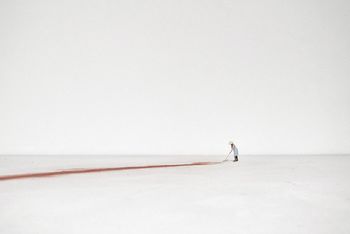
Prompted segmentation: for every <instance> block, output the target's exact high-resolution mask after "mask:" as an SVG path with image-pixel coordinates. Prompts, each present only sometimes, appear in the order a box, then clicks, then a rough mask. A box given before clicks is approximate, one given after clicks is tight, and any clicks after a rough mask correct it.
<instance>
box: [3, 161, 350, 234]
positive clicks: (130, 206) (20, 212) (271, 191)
mask: <svg viewBox="0 0 350 234" xmlns="http://www.w3.org/2000/svg"><path fill="white" fill-rule="evenodd" d="M220 158H221V157H211V156H206V157H204V156H203V157H200V156H196V157H194V156H193V157H189V156H188V157H185V156H180V157H161V156H157V157H156V156H146V157H145V156H144V157H136V156H130V157H116V156H114V157H113V156H86V157H85V156H47V157H45V156H0V175H4V174H14V173H21V172H32V171H46V170H56V169H65V168H78V167H79V168H86V167H101V166H108V167H110V166H119V165H121V166H122V165H139V164H142V165H144V164H153V163H172V162H191V161H198V159H200V160H204V161H205V160H213V161H215V160H218V159H220ZM349 181H350V156H336V155H330V156H246V157H244V156H242V157H241V158H240V162H239V163H237V164H233V163H224V164H220V165H211V166H200V167H182V168H162V169H145V170H136V171H117V172H103V173H96V174H79V175H65V176H57V177H50V178H36V179H23V180H13V181H0V233H1V234H22V233H26V234H34V233H35V234H47V233H50V234H56V233H65V234H67V233H74V234H76V233H84V234H87V233H94V234H97V233H113V234H115V233H152V234H157V233H164V234H168V233H170V234H171V233H191V234H192V233H200V234H206V233H211V234H212V233H220V234H224V233H230V234H231V233H267V234H273V233H279V234H280V233H293V234H294V233H298V234H300V233H305V234H313V233H327V234H328V233H332V234H333V233H336V234H342V233H344V234H345V233H346V234H348V233H350V182H349Z"/></svg>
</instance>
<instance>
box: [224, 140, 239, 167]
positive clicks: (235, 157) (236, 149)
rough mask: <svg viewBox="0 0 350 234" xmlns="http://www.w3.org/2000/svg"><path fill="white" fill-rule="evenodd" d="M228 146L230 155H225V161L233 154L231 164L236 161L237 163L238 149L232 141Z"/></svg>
mask: <svg viewBox="0 0 350 234" xmlns="http://www.w3.org/2000/svg"><path fill="white" fill-rule="evenodd" d="M229 144H230V146H231V151H230V153H229V154H228V155H227V157H226V159H225V161H226V160H227V159H228V157H229V156H230V155H231V154H233V156H234V159H233V160H232V161H233V162H237V161H238V148H237V147H236V146H235V144H234V143H233V142H232V141H230V142H229Z"/></svg>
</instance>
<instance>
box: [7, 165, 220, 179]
mask: <svg viewBox="0 0 350 234" xmlns="http://www.w3.org/2000/svg"><path fill="white" fill-rule="evenodd" d="M220 163H222V161H221V162H194V163H182V164H161V165H146V166H129V167H102V168H82V169H68V170H62V171H48V172H36V173H26V174H12V175H0V181H1V180H16V179H26V178H37V177H49V176H58V175H68V174H83V173H97V172H104V171H125V170H138V169H148V168H166V167H189V166H205V165H215V164H220Z"/></svg>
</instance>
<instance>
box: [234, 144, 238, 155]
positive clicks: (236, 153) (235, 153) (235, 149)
mask: <svg viewBox="0 0 350 234" xmlns="http://www.w3.org/2000/svg"><path fill="white" fill-rule="evenodd" d="M233 153H234V155H235V156H238V148H237V147H236V146H234V147H233Z"/></svg>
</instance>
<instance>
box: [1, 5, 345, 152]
mask: <svg viewBox="0 0 350 234" xmlns="http://www.w3.org/2000/svg"><path fill="white" fill-rule="evenodd" d="M349 12H350V4H349V2H348V1H340V0H323V1H310V0H309V1H302V0H297V1H291V0H290V1H277V0H275V1H272V0H267V1H259V0H253V1H243V0H240V1H222V0H210V1H188V0H186V1H185V0H183V1H164V0H162V1H160V0H159V1H150V0H137V1H112V0H110V1H97V0H96V1H83V0H81V1H79V0H70V1H44V0H43V1H39V0H32V1H10V0H0V154H99V153H104V154H222V153H226V152H227V150H228V148H227V147H228V146H227V142H228V141H229V140H234V141H235V142H236V144H237V145H238V146H239V149H240V152H241V153H242V154H320V153H322V154H323V153H324V154H332V153H333V154H334V153H350V144H349V142H350V121H349V119H350V93H349V87H350V77H349V75H350V43H349V41H350V14H349Z"/></svg>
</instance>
